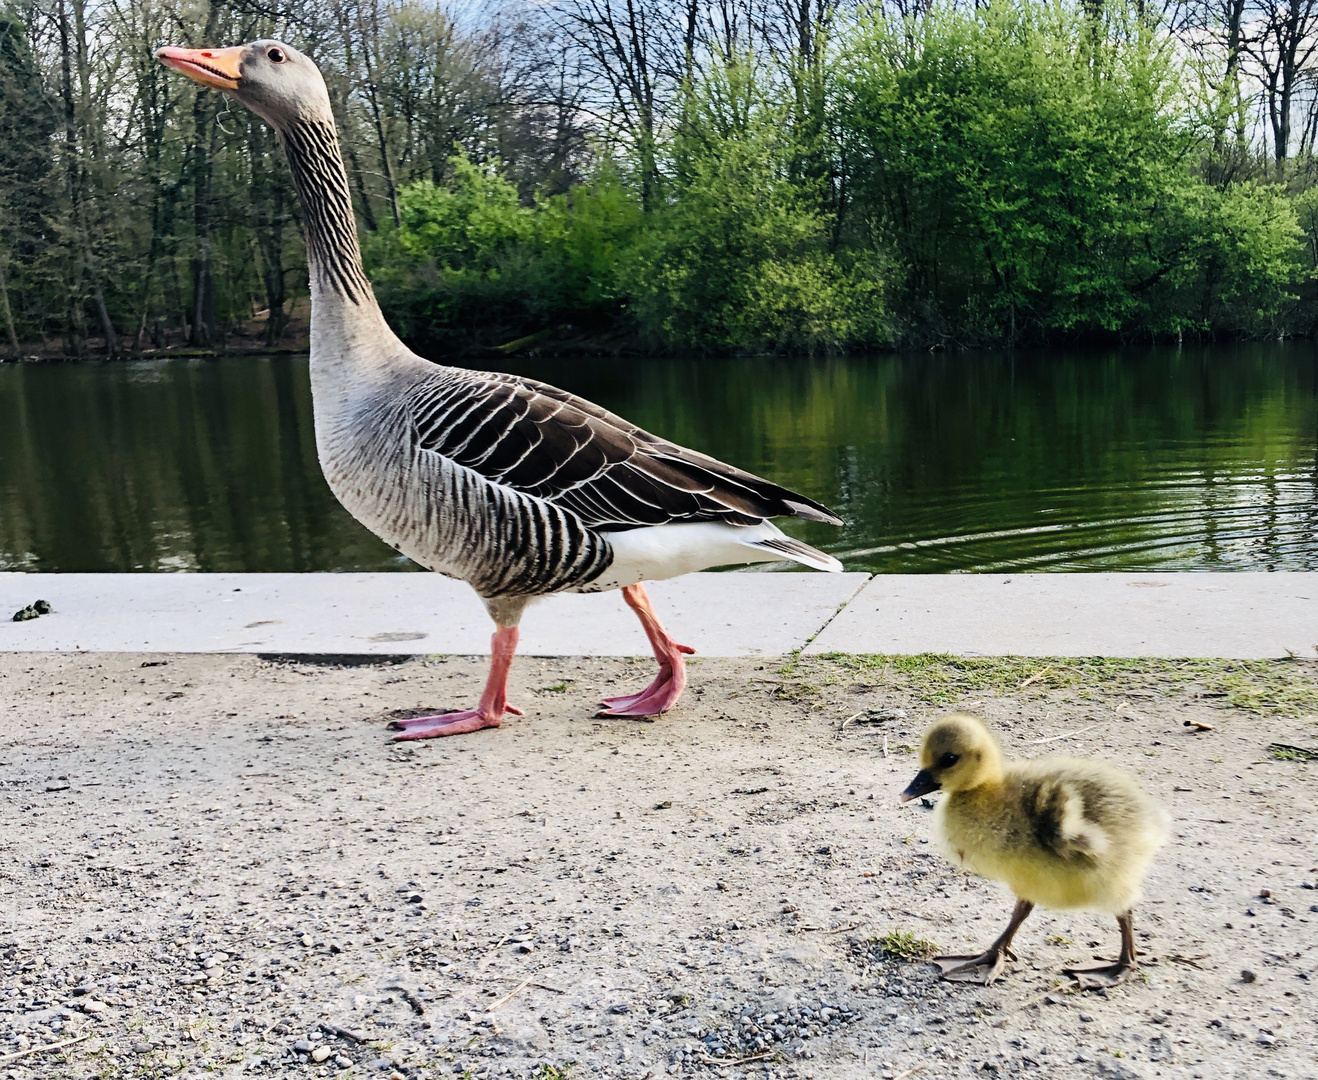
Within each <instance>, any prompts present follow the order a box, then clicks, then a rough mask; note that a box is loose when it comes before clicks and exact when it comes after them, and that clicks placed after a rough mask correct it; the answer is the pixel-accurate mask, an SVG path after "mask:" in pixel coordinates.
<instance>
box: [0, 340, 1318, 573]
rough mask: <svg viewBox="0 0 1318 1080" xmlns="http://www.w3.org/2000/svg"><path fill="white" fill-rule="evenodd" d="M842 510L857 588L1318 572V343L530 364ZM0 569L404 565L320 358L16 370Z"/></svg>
mask: <svg viewBox="0 0 1318 1080" xmlns="http://www.w3.org/2000/svg"><path fill="white" fill-rule="evenodd" d="M518 370H519V371H520V373H523V374H527V375H532V376H535V377H536V378H540V379H545V380H547V381H549V382H552V383H555V384H557V385H559V386H562V387H564V388H566V389H569V390H573V391H576V392H578V393H581V394H584V395H585V396H587V397H589V398H591V399H593V400H595V401H597V402H599V403H600V404H602V405H605V406H607V407H608V408H611V409H613V410H615V411H617V412H619V413H621V414H622V415H624V416H627V417H629V418H630V419H632V420H634V421H636V422H637V423H639V424H642V425H643V426H645V427H647V428H649V429H650V430H652V431H654V432H656V433H658V434H660V435H663V436H666V437H668V438H671V439H675V440H677V441H678V442H681V443H685V444H686V445H688V446H691V447H694V448H697V449H700V450H703V451H705V452H707V453H710V454H713V455H714V456H716V457H719V458H722V459H724V460H726V461H729V462H734V463H736V464H738V465H741V466H743V467H745V468H748V469H750V470H752V471H754V472H758V473H760V474H762V475H764V476H767V477H771V478H773V479H774V480H777V481H779V482H780V483H782V484H785V485H787V486H788V487H791V488H795V489H797V490H799V491H802V492H804V493H806V494H808V495H811V496H813V497H814V498H816V499H819V500H820V501H822V502H824V503H826V504H828V505H830V506H832V507H833V508H835V509H836V510H837V511H838V513H839V514H841V516H842V517H843V518H845V519H846V522H847V526H846V528H845V529H842V530H837V529H831V528H829V527H827V526H822V525H812V524H808V523H804V522H802V523H796V524H793V525H791V526H789V529H790V531H791V532H793V533H794V534H795V535H797V536H800V537H801V538H802V539H805V540H808V541H809V542H810V543H813V544H816V545H818V546H820V547H822V548H824V549H826V550H828V551H831V552H833V553H834V554H836V555H837V556H838V557H840V558H841V559H842V560H843V562H844V563H846V565H847V567H848V569H853V570H872V571H883V572H889V573H892V572H909V573H914V572H921V573H929V572H941V571H1002V570H1009V569H1010V570H1134V569H1168V570H1170V569H1204V570H1207V569H1236V570H1285V569H1289V570H1318V460H1316V457H1315V455H1316V453H1318V380H1316V372H1318V349H1315V347H1314V346H1312V345H1309V344H1296V345H1291V344H1286V345H1275V344H1274V345H1253V346H1239V347H1229V348H1226V347H1215V348H1207V349H1188V348H1187V349H1164V350H1130V349H1128V350H1122V351H1120V352H1113V353H1106V354H1105V353H1083V354H1081V353H1074V354H1066V353H1048V354H1030V355H1021V354H1017V355H1015V356H1010V355H992V354H983V353H976V354H967V355H949V354H941V355H930V354H921V355H914V356H912V355H902V356H886V357H879V358H872V359H845V360H841V359H831V360H818V361H783V360H774V359H762V358H759V359H732V360H718V361H710V360H692V359H671V360H631V359H628V360H621V361H614V360H579V359H573V360H523V361H520V362H519V367H518ZM0 568H3V569H21V570H49V571H106V570H198V571H220V570H237V571H242V570H246V571H273V570H390V569H398V570H401V569H408V568H411V564H410V563H408V562H407V561H406V560H400V559H399V557H398V555H397V554H396V553H395V552H394V551H392V550H391V549H390V548H388V547H386V546H385V545H383V544H382V543H380V542H379V541H377V540H376V539H375V538H374V537H372V536H371V535H370V534H369V533H368V532H366V530H365V529H363V528H362V527H361V526H359V525H357V524H356V523H355V522H354V521H353V520H352V519H351V518H349V517H348V515H347V514H346V513H345V512H344V511H343V510H342V509H340V508H339V506H338V504H337V503H336V502H335V501H334V499H333V497H332V496H331V495H330V493H329V489H328V488H327V487H326V486H325V482H324V480H323V479H322V477H321V474H320V470H319V468H318V466H317V464H316V455H315V446H314V441H313V434H312V417H311V396H310V391H309V388H308V382H307V362H306V360H305V359H298V358H289V357H269V358H250V357H244V358H234V359H225V360H165V361H144V362H140V363H119V364H105V363H89V364H88V363H84V364H4V365H0Z"/></svg>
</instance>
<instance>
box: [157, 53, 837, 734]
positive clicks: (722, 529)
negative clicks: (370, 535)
mask: <svg viewBox="0 0 1318 1080" xmlns="http://www.w3.org/2000/svg"><path fill="white" fill-rule="evenodd" d="M156 55H157V56H158V57H159V59H160V60H161V61H162V62H163V63H165V64H166V65H168V66H169V67H171V68H174V69H175V70H177V71H180V72H182V73H183V74H185V75H187V76H188V77H190V78H192V79H194V80H196V81H197V82H199V83H201V84H202V85H204V86H208V87H212V88H214V89H216V90H219V91H221V92H222V93H225V94H228V95H229V96H230V97H233V98H236V99H237V100H238V101H240V102H241V103H242V104H244V105H246V106H247V107H248V108H250V109H252V110H253V111H254V112H256V113H257V114H258V115H260V116H261V117H263V118H264V119H265V120H267V121H268V122H269V123H270V124H271V125H272V126H273V127H274V128H275V130H276V131H277V132H278V133H279V137H280V141H281V142H282V143H283V145H284V150H285V153H286V155H287V157H288V164H289V167H290V169H291V170H292V173H293V181H294V185H295V186H296V188H297V191H298V196H299V198H300V200H301V203H302V213H303V224H304V227H305V230H306V238H307V258H308V262H309V264H310V277H311V392H312V400H313V405H314V412H315V424H316V451H317V455H318V457H319V459H320V464H321V468H322V469H323V470H324V473H325V479H326V480H327V481H328V482H329V486H330V490H332V491H333V492H334V494H335V496H336V497H337V498H338V500H339V501H340V502H341V503H342V504H343V505H344V507H345V508H346V509H347V510H348V512H349V513H350V514H352V515H353V517H355V518H356V519H357V520H358V521H360V522H361V523H362V524H363V525H365V526H366V527H367V528H368V529H370V530H371V531H372V532H374V533H375V534H376V535H377V536H379V537H381V538H382V539H383V540H385V541H386V542H387V543H389V544H391V545H392V546H393V547H394V548H396V549H397V550H398V551H400V552H402V553H403V554H405V555H407V556H408V557H410V558H412V559H414V560H415V561H416V562H418V563H420V564H421V565H422V566H425V567H427V568H428V569H430V570H434V571H436V572H438V573H441V574H446V575H448V576H449V577H453V578H458V579H460V580H462V581H465V582H467V583H468V584H469V585H471V586H472V588H474V589H475V590H476V592H477V593H478V594H479V595H480V596H481V598H482V599H483V600H484V602H485V606H486V609H487V611H488V612H489V614H490V617H491V618H492V619H493V620H494V624H495V631H494V637H493V641H492V652H493V658H492V660H491V664H490V672H489V678H488V680H487V682H486V685H485V691H484V693H483V694H482V696H481V699H480V703H479V704H478V705H477V706H476V708H474V709H469V710H463V711H458V712H449V713H444V714H442V715H439V716H428V717H417V718H415V719H412V720H406V721H401V726H402V727H403V729H404V730H403V731H402V733H401V734H400V735H398V736H397V738H399V739H425V738H433V737H435V736H440V735H455V734H459V733H462V732H469V731H476V730H478V729H480V728H485V727H497V726H498V725H499V723H500V722H501V720H502V718H503V715H504V713H505V712H512V713H516V714H519V710H517V709H515V708H513V707H512V706H511V705H509V704H508V701H507V682H508V671H509V667H510V666H511V664H512V659H513V654H514V652H515V651H516V648H517V626H518V622H519V621H520V619H521V616H522V612H523V611H524V610H525V608H526V605H527V604H528V603H529V602H530V601H531V600H532V599H534V598H536V597H540V596H546V595H549V594H551V593H559V592H599V591H602V590H606V589H621V590H622V593H623V597H624V599H625V600H626V602H627V604H628V605H629V606H630V607H631V608H632V610H633V611H635V612H636V614H637V616H638V617H639V618H640V620H641V625H642V626H643V627H644V628H645V633H646V635H647V637H648V638H649V640H650V644H651V646H652V648H653V650H654V655H655V659H656V660H657V661H658V662H659V674H658V675H657V676H656V678H655V680H654V681H653V682H652V683H651V684H650V685H649V686H648V687H647V688H646V689H644V690H642V691H641V692H639V693H636V694H630V695H626V696H623V697H614V698H606V699H605V700H604V706H605V708H604V711H603V712H602V713H601V715H605V716H653V715H655V714H658V713H661V712H664V711H666V710H667V709H670V708H671V707H672V706H673V704H674V703H675V702H676V701H677V699H678V698H679V697H680V696H681V694H682V690H683V689H684V687H685V686H686V668H685V661H684V659H683V655H684V654H685V653H690V652H694V650H693V649H691V648H689V647H687V646H685V645H679V644H678V643H677V642H676V641H674V640H673V638H672V637H671V636H670V635H669V634H668V633H667V632H666V631H665V630H664V628H663V626H662V624H661V623H660V622H659V619H658V617H657V616H656V615H655V613H654V610H653V608H652V607H651V606H650V601H649V598H648V597H647V596H646V593H645V589H644V586H643V585H642V584H641V583H642V582H644V581H649V580H655V579H662V578H669V577H675V576H677V575H679V574H686V573H690V572H691V571H694V570H703V569H707V568H709V567H712V566H722V565H729V564H735V563H754V562H772V561H794V562H798V563H802V564H804V565H806V566H811V567H814V568H816V569H820V570H831V571H836V570H840V569H841V568H842V567H841V564H840V563H838V561H837V560H836V559H834V558H832V557H831V556H828V555H825V554H824V553H823V552H821V551H817V550H815V549H814V548H812V547H809V546H807V545H806V544H803V543H801V542H799V541H797V540H793V539H791V538H790V537H788V536H785V535H784V534H783V533H782V532H781V531H780V530H779V529H778V528H777V526H775V525H774V524H773V522H772V521H770V520H769V519H770V518H774V517H798V518H806V519H808V520H811V521H826V522H829V523H831V524H834V525H840V524H841V521H840V520H839V519H838V518H837V517H836V516H835V515H834V514H832V513H831V512H830V511H829V510H828V509H826V508H825V507H823V506H820V505H819V504H818V503H816V502H813V501H812V500H810V499H807V498H806V497H804V496H803V495H797V494H794V493H793V492H791V491H788V490H786V489H785V488H782V487H779V486H778V485H777V484H773V483H770V482H769V481H767V480H762V479H760V478H759V477H757V476H752V475H751V474H750V473H747V472H743V471H741V470H740V469H736V468H733V467H732V466H730V465H725V464H723V463H722V462H720V461H716V460H714V459H713V458H710V457H707V456H705V455H704V454H700V453H696V452H695V451H692V450H688V449H686V448H684V447H681V446H677V445H675V444H674V443H670V442H667V441H665V440H663V439H660V438H657V437H656V436H654V435H651V434H650V433H649V432H647V431H643V430H642V429H641V428H639V427H637V426H636V425H635V424H631V423H628V422H627V421H626V420H624V419H622V418H621V417H619V416H615V415H614V414H613V413H610V412H608V411H607V410H605V409H602V408H600V407H599V406H598V405H594V404H592V403H591V402H589V401H586V400H584V399H583V398H579V397H576V396H574V395H573V394H569V393H566V392H565V391H562V390H559V389H557V388H555V387H553V386H547V385H545V384H544V383H540V382H536V381H534V380H532V379H523V378H519V377H517V376H513V375H504V374H497V373H493V372H474V371H467V370H464V369H461V368H455V367H445V366H441V365H438V364H434V363H431V362H430V361H427V360H424V359H422V358H421V357H419V356H417V355H416V354H415V353H413V352H412V351H411V350H409V349H408V348H407V347H406V346H405V345H404V344H403V343H402V342H401V341H400V340H399V339H398V337H397V336H396V335H395V334H394V333H393V332H392V331H391V330H390V329H389V327H388V326H387V325H386V323H385V321H384V317H383V315H382V314H381V312H380V308H379V305H378V304H377V303H376V301H375V295H374V294H373V293H372V291H371V285H370V282H369V281H367V279H366V274H365V272H364V271H363V270H362V263H361V253H360V250H359V248H358V244H357V226H356V220H355V218H354V216H353V209H352V197H351V195H350V193H349V189H348V178H347V174H346V172H345V171H344V168H343V159H342V157H341V155H340V153H339V144H338V136H337V133H336V131H335V126H334V115H333V113H332V111H331V109H330V100H329V95H328V94H327V93H326V91H325V83H324V80H323V79H322V78H321V74H320V71H319V70H318V69H317V67H316V65H315V64H313V63H312V62H311V60H309V59H308V58H307V57H305V56H304V55H302V53H300V52H298V51H297V50H296V49H294V48H292V47H291V46H289V45H285V44H284V43H283V42H279V41H269V40H264V41H256V42H252V43H251V44H248V45H237V46H233V47H231V48H223V49H180V48H164V49H160V50H159V51H158V52H157V54H156Z"/></svg>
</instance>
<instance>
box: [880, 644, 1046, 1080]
mask: <svg viewBox="0 0 1318 1080" xmlns="http://www.w3.org/2000/svg"><path fill="white" fill-rule="evenodd" d="M1052 669H1053V666H1052V664H1049V665H1048V666H1047V667H1045V668H1043V669H1042V670H1040V671H1036V672H1035V673H1034V674H1033V675H1031V676H1030V677H1029V678H1028V679H1026V680H1025V681H1024V682H1023V683H1021V684H1020V686H1018V687H1016V689H1017V690H1024V689H1025V688H1026V687H1027V686H1033V685H1034V684H1035V683H1037V682H1038V681H1039V680H1040V679H1042V678H1043V677H1044V676H1045V675H1047V674H1048V672H1050V671H1052ZM920 1067H921V1068H924V1066H923V1065H922V1066H920ZM902 1075H903V1076H905V1075H906V1074H905V1073H903V1074H902Z"/></svg>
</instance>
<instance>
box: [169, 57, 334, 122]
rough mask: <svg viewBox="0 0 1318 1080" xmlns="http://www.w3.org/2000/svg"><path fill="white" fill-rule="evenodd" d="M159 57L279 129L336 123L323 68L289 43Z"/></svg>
mask: <svg viewBox="0 0 1318 1080" xmlns="http://www.w3.org/2000/svg"><path fill="white" fill-rule="evenodd" d="M156 59H158V60H159V61H160V62H161V63H162V64H164V65H165V66H166V67H171V68H173V69H174V70H175V71H181V72H182V73H183V74H184V75H186V76H187V77H188V78H190V79H192V80H194V81H196V82H199V83H201V84H202V86H209V87H212V88H213V89H215V90H219V91H221V92H222V93H225V94H228V95H229V96H230V97H232V98H235V99H237V100H238V101H240V102H242V103H243V104H244V105H246V106H247V107H248V108H249V109H251V110H252V111H253V112H254V113H256V114H257V115H259V116H262V117H264V118H265V119H266V120H268V121H269V122H270V123H271V124H273V125H274V126H275V127H276V128H278V129H279V130H280V131H287V130H289V128H290V127H292V126H293V125H294V124H296V123H297V122H298V121H300V120H332V119H333V113H332V112H331V110H330V100H329V94H328V92H327V91H326V90H325V80H324V78H322V77H321V74H320V69H319V68H317V67H316V65H315V64H313V63H312V62H311V60H310V59H309V58H307V57H306V56H304V55H303V54H302V53H300V52H298V51H297V50H296V49H295V48H293V47H292V46H291V45H285V44H284V43H283V42H282V41H272V40H269V39H266V40H262V41H253V42H251V43H250V44H248V45H233V46H230V47H229V48H227V49H179V48H175V47H174V46H172V45H171V46H167V47H166V48H163V49H158V50H156Z"/></svg>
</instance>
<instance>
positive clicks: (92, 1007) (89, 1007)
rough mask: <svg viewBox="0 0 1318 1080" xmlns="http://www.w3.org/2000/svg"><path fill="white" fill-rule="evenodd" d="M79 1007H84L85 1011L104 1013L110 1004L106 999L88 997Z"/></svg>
mask: <svg viewBox="0 0 1318 1080" xmlns="http://www.w3.org/2000/svg"><path fill="white" fill-rule="evenodd" d="M79 1007H80V1008H81V1009H82V1011H83V1012H87V1013H103V1012H105V1010H106V1009H108V1008H109V1007H110V1006H108V1005H107V1004H106V1003H105V1002H104V1001H97V1000H96V999H95V998H88V999H87V1000H86V1001H84V1002H82V1003H81V1005H80V1006H79Z"/></svg>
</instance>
